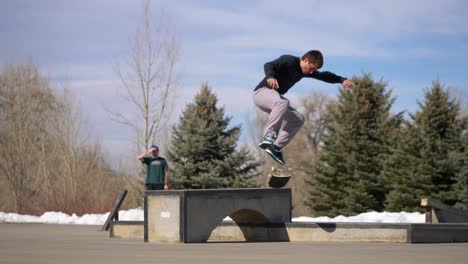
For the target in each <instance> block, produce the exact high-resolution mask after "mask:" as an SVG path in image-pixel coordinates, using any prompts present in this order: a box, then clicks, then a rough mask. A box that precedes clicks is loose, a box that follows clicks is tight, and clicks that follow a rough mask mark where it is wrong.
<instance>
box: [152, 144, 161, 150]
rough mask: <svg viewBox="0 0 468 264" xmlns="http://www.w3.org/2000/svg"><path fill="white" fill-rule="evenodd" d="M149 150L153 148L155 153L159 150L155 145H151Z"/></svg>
mask: <svg viewBox="0 0 468 264" xmlns="http://www.w3.org/2000/svg"><path fill="white" fill-rule="evenodd" d="M151 148H154V149H156V150H157V151H159V148H158V146H156V145H151Z"/></svg>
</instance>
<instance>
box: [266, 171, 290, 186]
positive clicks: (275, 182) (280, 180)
mask: <svg viewBox="0 0 468 264" xmlns="http://www.w3.org/2000/svg"><path fill="white" fill-rule="evenodd" d="M291 176H292V169H291V168H288V167H271V171H270V173H269V174H268V179H267V182H268V186H270V187H271V188H281V187H284V186H285V185H286V184H287V183H288V181H289V179H290V178H291Z"/></svg>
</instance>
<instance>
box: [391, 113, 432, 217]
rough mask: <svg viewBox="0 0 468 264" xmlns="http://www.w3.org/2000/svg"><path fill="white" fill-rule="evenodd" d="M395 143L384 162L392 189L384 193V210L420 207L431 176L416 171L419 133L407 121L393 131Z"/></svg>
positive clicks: (420, 145)
mask: <svg viewBox="0 0 468 264" xmlns="http://www.w3.org/2000/svg"><path fill="white" fill-rule="evenodd" d="M395 134H396V135H397V136H398V139H397V140H394V141H393V142H394V144H395V145H394V147H393V148H392V152H391V154H390V155H389V157H388V160H387V161H386V162H385V164H384V172H383V173H385V174H386V176H387V179H389V184H390V185H391V190H390V191H389V193H388V194H387V200H386V202H385V205H386V206H385V210H388V211H411V212H414V211H422V207H421V206H420V198H421V197H424V196H425V194H426V193H428V192H429V190H430V189H431V187H430V186H431V183H430V178H428V177H424V175H420V174H419V171H420V169H419V167H418V164H419V163H418V161H420V160H421V153H420V152H419V150H420V149H421V147H422V139H421V133H419V131H418V130H417V129H416V128H415V127H414V126H413V125H412V124H411V123H410V122H408V121H405V122H404V125H403V126H402V127H401V128H400V129H399V130H398V131H397V132H396V133H395Z"/></svg>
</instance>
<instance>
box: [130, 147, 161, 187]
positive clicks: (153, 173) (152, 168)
mask: <svg viewBox="0 0 468 264" xmlns="http://www.w3.org/2000/svg"><path fill="white" fill-rule="evenodd" d="M138 159H139V160H140V161H141V162H142V163H144V164H146V167H147V168H146V178H145V185H146V190H168V189H169V165H168V164H167V161H166V159H164V158H163V157H160V156H159V148H158V146H156V145H152V146H151V148H150V150H148V151H147V152H145V153H143V154H141V155H140V156H138Z"/></svg>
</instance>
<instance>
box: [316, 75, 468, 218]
mask: <svg viewBox="0 0 468 264" xmlns="http://www.w3.org/2000/svg"><path fill="white" fill-rule="evenodd" d="M353 82H354V83H355V84H356V86H355V87H354V89H353V91H352V92H351V93H348V92H346V91H345V90H343V89H341V90H340V93H339V96H338V100H339V103H338V108H337V109H336V110H335V111H333V113H332V117H333V119H334V122H333V123H331V124H330V125H329V126H328V127H327V131H328V133H327V134H326V136H325V139H324V142H323V146H322V151H321V154H320V159H319V162H318V164H311V165H310V166H309V168H308V170H309V171H308V172H309V174H310V175H311V177H310V179H309V181H308V183H309V185H310V188H309V189H310V191H309V194H310V195H309V197H310V199H309V201H308V203H307V205H308V206H309V207H311V209H312V210H313V211H314V212H315V213H316V214H320V215H328V216H336V215H340V214H343V215H353V214H358V213H362V212H367V211H374V210H375V211H382V210H390V211H401V210H406V211H418V210H421V208H420V206H419V203H420V199H421V198H423V197H430V198H435V199H439V200H441V201H443V202H445V203H448V204H449V205H455V204H456V205H457V206H458V207H461V208H466V206H467V205H468V204H467V202H468V187H467V186H468V185H467V183H468V176H467V171H468V170H467V159H468V158H467V156H468V155H466V154H467V150H466V149H467V146H468V145H467V140H466V137H467V136H466V128H467V122H466V119H463V118H462V117H460V107H459V105H458V103H457V101H455V100H453V99H451V98H450V95H449V92H448V91H447V89H445V88H444V87H443V85H442V84H440V83H439V82H434V83H433V85H432V87H431V89H428V90H427V91H426V92H425V97H424V101H423V102H422V103H419V108H420V109H419V110H418V111H417V112H416V113H415V114H414V115H413V114H410V115H409V117H410V118H409V120H406V119H405V118H404V117H403V113H398V114H392V113H391V112H390V110H391V107H392V104H393V103H394V101H395V98H394V97H392V96H391V91H388V89H387V84H386V83H385V82H383V81H375V80H374V79H373V78H372V76H371V75H370V74H364V75H363V76H362V77H355V78H353Z"/></svg>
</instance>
